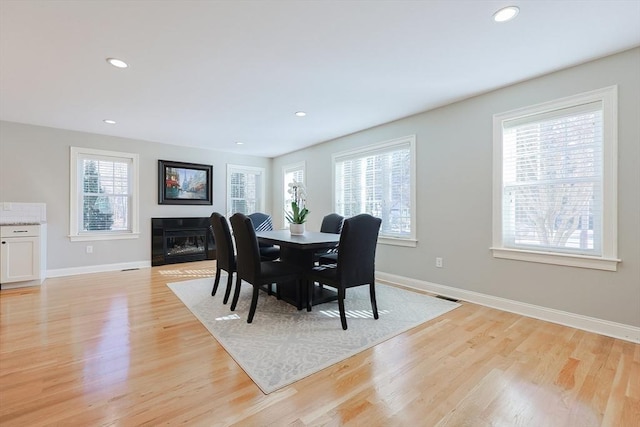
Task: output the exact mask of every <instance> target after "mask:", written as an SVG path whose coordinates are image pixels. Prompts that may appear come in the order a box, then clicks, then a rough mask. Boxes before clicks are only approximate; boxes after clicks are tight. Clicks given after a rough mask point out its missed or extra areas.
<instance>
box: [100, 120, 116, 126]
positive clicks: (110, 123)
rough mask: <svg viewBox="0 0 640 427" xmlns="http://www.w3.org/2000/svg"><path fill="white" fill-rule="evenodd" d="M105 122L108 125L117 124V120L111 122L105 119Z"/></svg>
mask: <svg viewBox="0 0 640 427" xmlns="http://www.w3.org/2000/svg"><path fill="white" fill-rule="evenodd" d="M103 122H105V123H106V124H108V125H115V124H116V121H115V120H110V119H104V120H103Z"/></svg>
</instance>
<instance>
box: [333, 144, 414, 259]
mask: <svg viewBox="0 0 640 427" xmlns="http://www.w3.org/2000/svg"><path fill="white" fill-rule="evenodd" d="M415 141H416V138H415V135H411V136H407V137H403V138H399V139H395V140H392V141H387V142H383V143H380V144H376V145H371V146H367V147H364V148H362V149H358V150H352V151H347V152H342V153H338V154H335V155H334V156H333V167H334V206H335V211H336V213H339V214H340V215H342V216H344V217H351V216H354V215H357V214H360V213H369V214H371V215H373V216H376V217H378V218H381V219H382V226H381V227H380V239H379V241H380V243H387V244H396V245H401V246H416V211H415V206H416V204H415V175H416V174H415Z"/></svg>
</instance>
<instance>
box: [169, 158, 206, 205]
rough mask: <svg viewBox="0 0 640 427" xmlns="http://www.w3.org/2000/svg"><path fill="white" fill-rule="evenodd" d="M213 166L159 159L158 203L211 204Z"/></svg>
mask: <svg viewBox="0 0 640 427" xmlns="http://www.w3.org/2000/svg"><path fill="white" fill-rule="evenodd" d="M212 173H213V166H211V165H201V164H197V163H185V162H174V161H170V160H158V204H160V205H211V204H213V198H212Z"/></svg>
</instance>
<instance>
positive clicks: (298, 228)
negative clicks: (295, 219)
mask: <svg viewBox="0 0 640 427" xmlns="http://www.w3.org/2000/svg"><path fill="white" fill-rule="evenodd" d="M289 231H291V234H292V235H294V236H299V235H301V234H304V224H289Z"/></svg>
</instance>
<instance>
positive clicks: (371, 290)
mask: <svg viewBox="0 0 640 427" xmlns="http://www.w3.org/2000/svg"><path fill="white" fill-rule="evenodd" d="M369 296H370V297H371V309H372V310H373V318H374V319H377V318H378V303H376V285H375V283H372V284H370V285H369Z"/></svg>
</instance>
